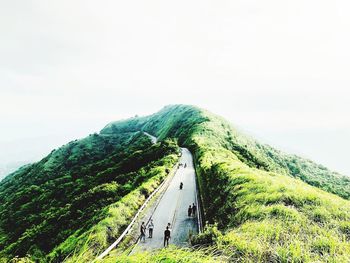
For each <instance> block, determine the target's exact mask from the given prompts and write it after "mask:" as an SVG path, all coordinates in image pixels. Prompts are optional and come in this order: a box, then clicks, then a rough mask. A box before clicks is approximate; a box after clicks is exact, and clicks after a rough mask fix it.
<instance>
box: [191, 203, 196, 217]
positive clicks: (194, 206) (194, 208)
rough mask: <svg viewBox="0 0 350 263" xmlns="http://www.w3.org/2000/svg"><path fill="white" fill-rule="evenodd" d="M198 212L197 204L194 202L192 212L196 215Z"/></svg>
mask: <svg viewBox="0 0 350 263" xmlns="http://www.w3.org/2000/svg"><path fill="white" fill-rule="evenodd" d="M196 212H197V206H196V205H195V204H194V203H193V205H192V214H193V216H196Z"/></svg>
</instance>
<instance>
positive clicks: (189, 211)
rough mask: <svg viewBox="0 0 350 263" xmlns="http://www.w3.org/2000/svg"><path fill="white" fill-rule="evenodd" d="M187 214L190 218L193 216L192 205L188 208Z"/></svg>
mask: <svg viewBox="0 0 350 263" xmlns="http://www.w3.org/2000/svg"><path fill="white" fill-rule="evenodd" d="M187 214H188V216H191V214H192V207H191V205H190V206H189V207H188V210H187Z"/></svg>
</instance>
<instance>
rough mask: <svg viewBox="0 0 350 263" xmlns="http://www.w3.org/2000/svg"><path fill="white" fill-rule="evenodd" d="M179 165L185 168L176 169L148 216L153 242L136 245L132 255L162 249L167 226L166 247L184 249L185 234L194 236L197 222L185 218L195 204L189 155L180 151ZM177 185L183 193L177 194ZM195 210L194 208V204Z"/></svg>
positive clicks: (192, 173) (196, 231) (193, 182)
mask: <svg viewBox="0 0 350 263" xmlns="http://www.w3.org/2000/svg"><path fill="white" fill-rule="evenodd" d="M181 150H182V156H181V158H180V163H182V164H186V165H187V167H186V168H184V166H180V167H179V169H178V170H177V172H176V173H175V175H174V177H173V179H172V181H171V183H170V184H169V187H168V188H167V189H166V191H165V193H164V195H163V196H162V197H161V199H160V201H159V204H158V206H157V208H156V210H155V211H154V214H153V215H152V219H153V223H154V230H153V238H148V229H147V232H146V233H147V235H146V241H145V242H143V241H139V242H138V244H137V246H136V247H135V249H134V251H133V252H135V251H139V250H152V249H156V248H161V247H163V238H164V230H165V228H166V226H167V224H168V223H171V239H170V242H169V243H170V244H176V245H178V246H186V245H188V236H189V233H190V232H192V233H198V218H197V216H196V217H188V215H187V209H188V207H189V205H192V204H193V203H195V200H196V198H195V197H196V181H195V180H196V176H195V170H194V167H193V158H192V154H191V153H190V151H189V150H188V149H186V148H182V149H181ZM180 182H183V185H184V186H183V189H182V190H180V189H179V186H180ZM196 206H197V207H198V204H196Z"/></svg>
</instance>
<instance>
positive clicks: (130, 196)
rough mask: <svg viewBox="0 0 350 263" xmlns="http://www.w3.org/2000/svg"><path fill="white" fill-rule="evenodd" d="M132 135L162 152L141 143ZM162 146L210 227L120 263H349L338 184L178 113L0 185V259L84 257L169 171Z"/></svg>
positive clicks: (143, 121)
mask: <svg viewBox="0 0 350 263" xmlns="http://www.w3.org/2000/svg"><path fill="white" fill-rule="evenodd" d="M140 130H141V131H142V130H144V131H147V132H149V133H151V134H154V135H156V136H158V138H159V139H160V140H162V143H158V144H156V145H154V146H151V143H150V141H149V140H148V139H147V138H146V137H145V136H143V135H142V134H140V133H137V132H138V131H140ZM169 138H174V139H175V140H177V142H178V143H179V144H180V145H183V146H186V147H188V148H190V150H191V151H192V153H193V154H194V156H195V166H196V170H197V175H198V179H199V187H200V193H201V199H202V201H203V202H202V205H203V207H202V208H203V209H202V210H203V211H204V218H205V220H206V221H207V222H208V223H210V224H213V225H208V226H207V228H206V230H205V231H204V233H202V234H201V235H199V236H197V237H194V238H193V240H192V243H193V244H194V245H197V246H203V247H205V248H202V249H199V250H198V249H195V250H194V251H192V250H188V249H178V248H175V247H171V248H169V249H162V250H159V251H153V252H145V253H137V254H134V255H132V256H126V255H118V260H121V261H120V262H140V261H142V262H212V261H220V260H223V261H226V260H229V261H233V262H317V261H318V262H350V256H349V255H350V223H349V222H350V202H349V201H347V200H345V199H350V180H349V178H348V177H345V176H341V175H339V174H337V173H334V172H331V171H329V170H328V169H326V168H325V167H323V166H320V165H317V164H315V163H313V162H311V161H309V160H305V159H302V158H300V157H297V156H292V155H287V154H284V153H281V152H279V151H277V150H275V149H273V148H272V147H270V146H268V145H263V144H260V143H258V142H256V141H255V140H253V139H252V138H250V137H248V136H245V135H243V134H242V133H240V132H239V131H238V130H237V129H236V128H234V127H232V126H231V125H230V124H228V123H227V122H226V121H225V120H223V119H221V118H220V117H218V116H215V115H213V114H210V113H208V112H206V111H204V110H201V109H198V108H195V107H192V106H184V105H175V106H168V107H165V108H164V109H163V110H161V111H160V112H158V113H155V114H153V115H151V116H148V117H142V118H138V117H135V118H132V119H129V120H124V121H119V122H116V123H111V124H109V125H107V126H106V127H105V128H104V129H103V130H102V131H101V134H100V135H93V136H90V137H88V138H87V139H85V140H86V141H85V140H83V141H79V142H73V143H72V144H69V145H67V146H65V147H63V148H61V149H60V150H58V151H54V152H53V153H52V154H50V155H49V156H48V157H47V158H45V159H44V160H43V161H41V162H39V163H38V164H35V165H33V166H30V167H25V168H23V169H21V170H19V171H18V172H16V173H14V174H12V175H11V176H9V177H8V178H6V179H5V180H4V181H3V182H2V183H1V184H0V194H2V195H1V196H0V203H1V206H0V246H1V247H0V249H3V254H4V255H14V254H17V253H19V251H20V252H21V254H23V255H24V254H25V253H27V252H30V253H31V254H32V257H34V258H44V254H47V253H50V254H49V256H48V259H51V260H52V261H60V260H62V259H63V258H65V257H66V256H67V254H70V255H69V257H68V258H67V261H68V262H86V261H89V260H91V259H92V258H94V257H95V256H96V255H97V254H98V253H99V252H101V251H102V250H103V249H104V248H106V247H107V246H108V244H109V243H110V242H111V241H112V240H113V239H114V238H115V237H117V236H118V235H119V234H120V232H121V231H122V229H123V228H124V227H125V226H126V225H127V223H128V221H129V220H130V218H131V217H132V215H133V214H134V213H135V211H136V210H137V208H138V207H139V206H140V205H141V203H142V202H143V200H144V198H146V196H147V195H148V194H149V193H150V192H151V191H152V190H153V189H154V188H155V187H156V186H157V185H158V184H159V182H160V181H161V179H162V178H163V177H164V176H165V174H166V172H165V171H166V169H169V167H171V165H172V164H174V162H175V160H176V157H175V155H174V154H175V153H176V145H175V143H174V142H171V141H168V139H169ZM82 145H83V146H82ZM81 147H83V149H84V150H80V148H81ZM343 198H345V199H343ZM10 215H13V216H14V218H15V219H13V218H12V217H10ZM61 220H63V221H61ZM57 222H60V223H59V224H58V223H57ZM62 222H63V224H62ZM61 224H62V225H61ZM44 241H45V242H44ZM53 248H54V249H53ZM197 248H198V247H197ZM214 251H215V252H214ZM215 255H220V257H216V256H215ZM115 260H116V258H115V255H114V256H112V257H110V258H107V259H106V260H104V261H105V262H109V261H113V262H115ZM118 262H119V261H118Z"/></svg>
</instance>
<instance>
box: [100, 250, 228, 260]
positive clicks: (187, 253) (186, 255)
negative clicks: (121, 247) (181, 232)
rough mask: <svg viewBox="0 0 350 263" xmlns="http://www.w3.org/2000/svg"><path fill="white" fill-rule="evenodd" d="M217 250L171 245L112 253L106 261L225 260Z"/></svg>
mask: <svg viewBox="0 0 350 263" xmlns="http://www.w3.org/2000/svg"><path fill="white" fill-rule="evenodd" d="M215 252H216V251H212V250H208V249H186V248H177V247H175V246H170V247H168V248H166V249H161V250H158V251H153V252H144V253H137V254H134V255H131V256H127V255H124V254H123V255H118V256H117V257H116V256H115V255H113V254H112V255H111V256H109V257H108V258H106V259H104V260H103V262H104V263H140V262H142V263H160V262H163V263H164V262H166V263H212V262H224V261H226V260H225V259H224V258H223V257H220V256H217V255H216V253H215Z"/></svg>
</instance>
